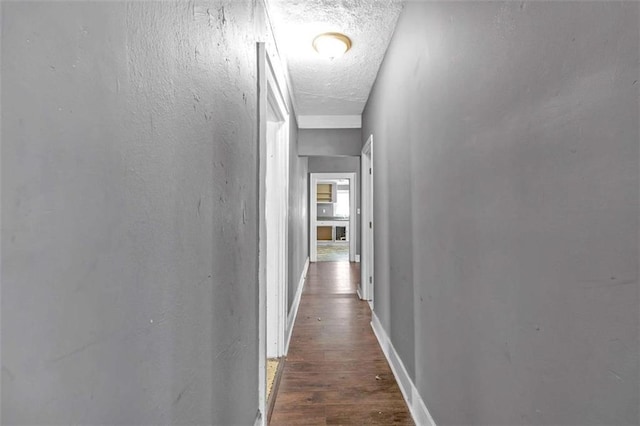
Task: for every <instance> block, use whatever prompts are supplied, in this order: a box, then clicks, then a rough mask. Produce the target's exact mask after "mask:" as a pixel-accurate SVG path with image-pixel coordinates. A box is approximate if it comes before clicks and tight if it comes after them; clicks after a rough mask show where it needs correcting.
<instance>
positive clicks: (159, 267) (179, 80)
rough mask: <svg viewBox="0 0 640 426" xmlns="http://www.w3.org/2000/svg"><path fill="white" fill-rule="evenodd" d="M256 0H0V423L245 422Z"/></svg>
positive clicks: (297, 173) (251, 350)
mask: <svg viewBox="0 0 640 426" xmlns="http://www.w3.org/2000/svg"><path fill="white" fill-rule="evenodd" d="M260 4H261V3H260V2H235V1H224V2H197V3H193V2H188V3H187V2H184V3H180V2H177V3H176V2H173V3H170V2H131V3H125V2H65V3H52V2H42V3H37V2H22V3H21V2H2V6H1V7H2V46H1V47H2V81H1V83H2V98H1V103H2V130H1V132H2V133H1V138H2V151H1V157H2V172H1V173H2V176H1V177H2V329H1V334H2V389H1V390H2V418H1V422H2V423H3V424H122V425H131V424H183V425H187V424H229V425H231V424H238V425H248V424H253V421H254V419H255V416H256V408H257V406H258V392H257V391H258V371H257V364H258V363H257V357H258V347H257V346H258V345H257V336H258V332H257V325H258V318H257V312H258V311H257V307H258V286H257V257H256V253H257V244H258V241H257V232H258V231H257V223H258V222H257V218H256V216H257V199H258V193H257V191H258V189H257V181H258V173H257V164H258V160H257V158H256V157H257V152H258V150H257V146H256V144H257V132H258V130H257V111H256V109H257V108H256V106H257V84H256V73H257V65H256V46H255V43H256V41H257V40H259V39H261V38H262V39H264V38H265V37H267V36H268V33H267V30H266V28H267V26H266V24H265V18H264V11H263V10H262V8H261V7H260V6H259V5H260ZM292 146H295V144H294V145H292ZM305 162H306V160H298V161H294V162H293V163H292V180H294V181H295V180H296V179H305V177H306V174H307V171H306V166H305ZM305 191H306V187H304V188H303V187H302V186H301V187H299V188H295V189H294V190H293V191H292V192H293V193H294V194H304V193H305ZM294 210H295V209H294ZM303 212H304V209H300V207H299V206H297V210H295V211H294V212H293V214H292V215H291V226H292V229H293V232H292V233H291V234H290V235H291V236H292V243H293V244H292V245H291V247H292V251H295V250H296V248H295V247H300V251H303V250H305V248H306V246H307V244H306V242H305V241H306V240H305V238H306V228H305V226H306V220H307V219H306V216H304V213H303ZM302 230H304V232H302ZM301 232H302V234H303V235H301ZM298 260H299V259H298ZM294 272H295V271H294Z"/></svg>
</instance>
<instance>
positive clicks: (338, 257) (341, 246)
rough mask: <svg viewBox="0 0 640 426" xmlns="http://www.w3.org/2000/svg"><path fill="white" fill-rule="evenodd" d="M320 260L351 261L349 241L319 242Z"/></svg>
mask: <svg viewBox="0 0 640 426" xmlns="http://www.w3.org/2000/svg"><path fill="white" fill-rule="evenodd" d="M317 260H318V262H339V261H345V262H348V261H349V243H348V242H347V241H343V242H336V243H321V242H319V243H318V257H317Z"/></svg>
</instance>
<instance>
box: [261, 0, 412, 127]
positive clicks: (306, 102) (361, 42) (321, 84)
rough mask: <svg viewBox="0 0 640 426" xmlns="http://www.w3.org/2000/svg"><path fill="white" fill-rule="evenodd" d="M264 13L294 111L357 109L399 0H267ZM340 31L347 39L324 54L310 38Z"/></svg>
mask: <svg viewBox="0 0 640 426" xmlns="http://www.w3.org/2000/svg"><path fill="white" fill-rule="evenodd" d="M268 7H269V15H270V17H271V21H272V25H273V29H274V33H275V36H276V40H277V43H278V50H279V51H280V54H281V56H283V57H284V59H285V61H286V63H287V66H288V69H289V74H290V77H291V80H292V84H293V92H294V93H293V95H294V98H295V102H296V107H297V111H296V114H297V115H359V114H361V113H362V110H363V109H364V105H365V102H366V101H367V98H368V97H369V92H370V90H371V86H372V85H373V82H374V80H375V78H376V74H377V73H378V68H379V67H380V63H381V62H382V59H383V57H384V53H385V51H386V49H387V45H388V44H389V40H390V39H391V35H392V34H393V29H394V28H395V24H396V20H397V19H398V15H399V13H400V10H401V8H402V1H401V0H268ZM328 31H336V32H341V33H344V34H346V35H347V36H349V38H351V41H352V43H353V45H352V47H351V50H349V51H348V52H347V53H346V54H345V55H344V56H342V57H340V58H336V59H334V60H329V59H326V58H323V57H321V56H320V55H318V54H317V53H316V51H315V50H313V47H312V46H311V42H312V41H313V38H314V37H315V36H316V35H318V34H321V33H324V32H328Z"/></svg>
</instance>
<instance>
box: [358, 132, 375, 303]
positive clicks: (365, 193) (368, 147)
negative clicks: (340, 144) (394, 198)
mask: <svg viewBox="0 0 640 426" xmlns="http://www.w3.org/2000/svg"><path fill="white" fill-rule="evenodd" d="M360 166H361V167H360V170H361V172H360V173H361V176H362V177H361V179H362V195H361V197H362V198H361V200H362V201H361V204H362V210H361V222H360V226H361V228H362V231H361V233H360V235H361V236H362V237H361V238H362V240H361V242H360V252H361V254H360V287H361V288H360V290H361V296H362V299H364V300H368V301H369V304H370V305H371V309H373V285H374V274H373V271H374V269H373V235H374V233H373V231H374V221H373V135H370V136H369V138H368V139H367V142H366V143H365V144H364V146H363V148H362V154H361V156H360Z"/></svg>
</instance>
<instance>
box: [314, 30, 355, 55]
mask: <svg viewBox="0 0 640 426" xmlns="http://www.w3.org/2000/svg"><path fill="white" fill-rule="evenodd" d="M313 48H314V49H315V50H316V52H318V53H319V54H321V55H322V56H325V57H327V58H329V59H333V58H337V57H338V56H342V55H344V53H345V52H346V51H347V50H349V49H351V39H350V38H349V37H347V36H346V35H344V34H341V33H324V34H320V35H319V36H316V38H314V39H313Z"/></svg>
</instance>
